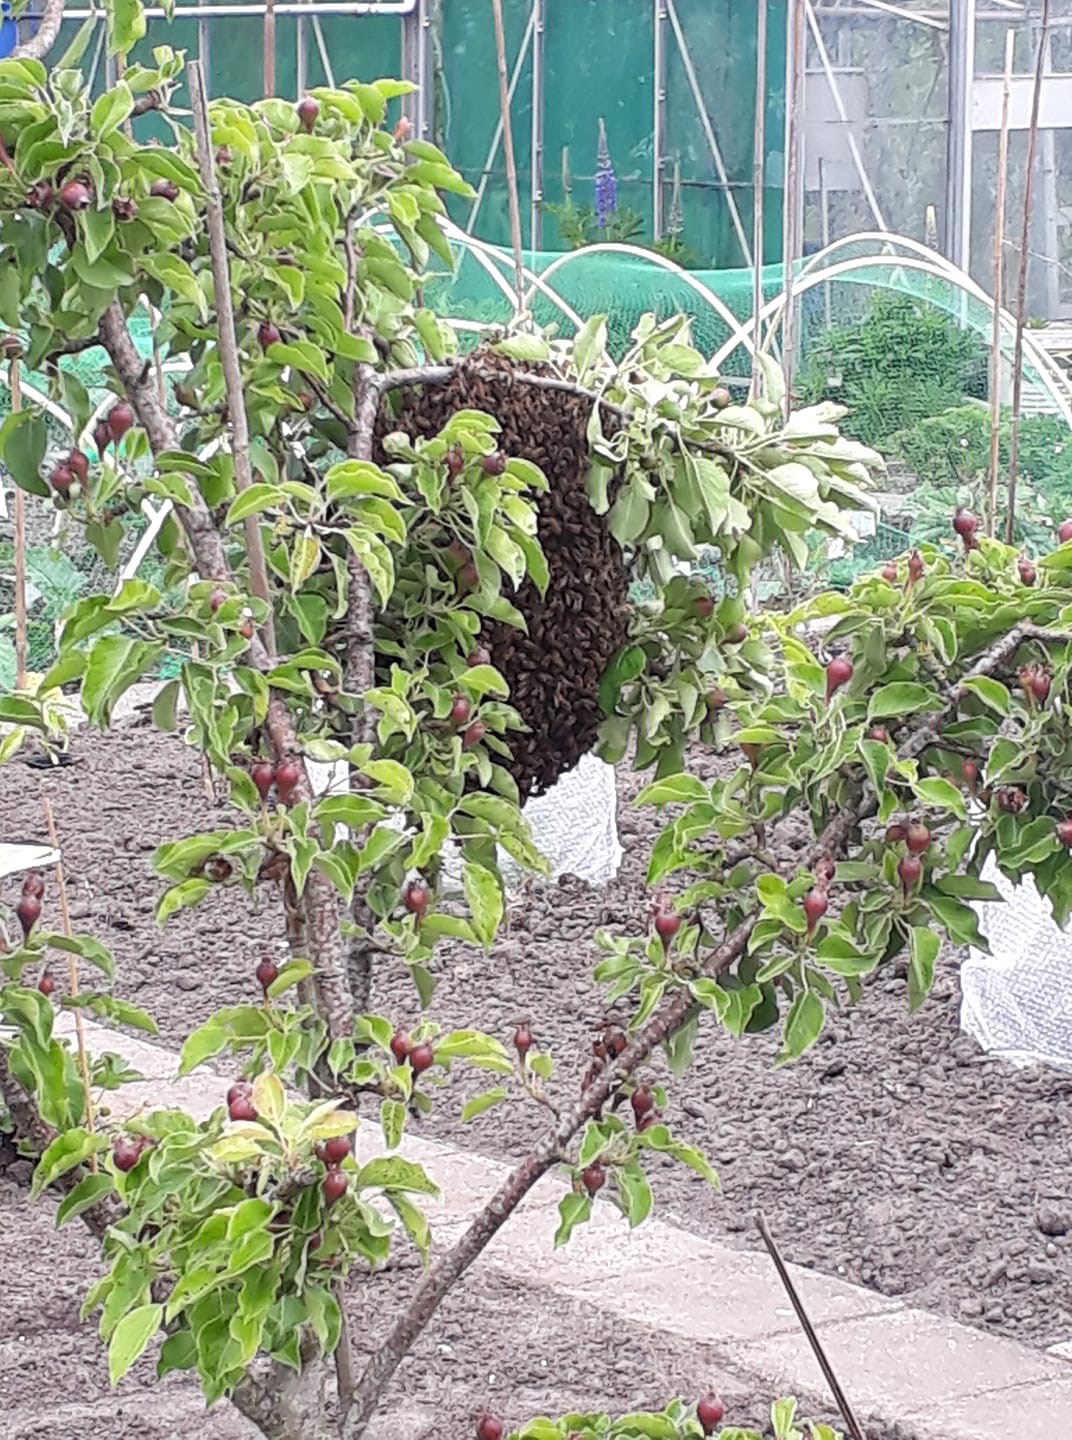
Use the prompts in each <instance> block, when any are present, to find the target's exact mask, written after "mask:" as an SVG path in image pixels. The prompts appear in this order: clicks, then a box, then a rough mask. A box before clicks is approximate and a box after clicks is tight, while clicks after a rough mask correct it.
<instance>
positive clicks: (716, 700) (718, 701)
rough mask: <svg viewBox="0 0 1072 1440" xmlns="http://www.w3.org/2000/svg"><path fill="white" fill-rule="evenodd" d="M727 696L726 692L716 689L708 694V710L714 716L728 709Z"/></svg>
mask: <svg viewBox="0 0 1072 1440" xmlns="http://www.w3.org/2000/svg"><path fill="white" fill-rule="evenodd" d="M727 698H728V697H727V695H726V692H725V690H722V689H715V690H708V692H707V708H708V710H710V711H711V713H712V714H713V715H717V714H718V712H719V711H720V710H724V709H725V708H726V701H727Z"/></svg>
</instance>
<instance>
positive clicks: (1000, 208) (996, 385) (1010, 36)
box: [986, 25, 1016, 535]
mask: <svg viewBox="0 0 1072 1440" xmlns="http://www.w3.org/2000/svg"><path fill="white" fill-rule="evenodd" d="M1015 53H1016V31H1015V30H1014V29H1013V28H1012V26H1011V25H1010V26H1009V28H1008V30H1006V32H1005V83H1004V85H1003V87H1002V92H1001V139H1000V141H999V142H998V193H997V204H996V209H997V214H996V216H995V218H994V326H993V331H992V333H991V337H990V482H989V486H988V500H987V507H986V533H987V534H988V535H993V533H994V531H995V529H996V528H997V515H998V470H999V468H1000V454H1001V307H1002V305H1003V304H1004V299H1005V201H1006V196H1007V194H1008V189H1009V97H1010V94H1011V92H1012V67H1013V60H1014V57H1015Z"/></svg>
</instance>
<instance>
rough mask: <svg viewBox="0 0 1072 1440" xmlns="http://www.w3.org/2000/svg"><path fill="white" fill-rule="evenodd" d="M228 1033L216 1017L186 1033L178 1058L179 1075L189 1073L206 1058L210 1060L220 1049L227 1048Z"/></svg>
mask: <svg viewBox="0 0 1072 1440" xmlns="http://www.w3.org/2000/svg"><path fill="white" fill-rule="evenodd" d="M229 1039H230V1035H229V1034H228V1031H227V1030H226V1029H225V1027H224V1026H223V1025H222V1024H221V1023H220V1020H219V1019H218V1018H215V1017H214V1018H213V1019H212V1020H209V1021H207V1022H206V1023H205V1024H204V1025H199V1026H198V1027H197V1029H196V1030H193V1031H191V1032H190V1034H189V1035H187V1037H186V1040H185V1043H184V1044H183V1047H182V1055H181V1057H180V1060H179V1075H180V1076H182V1075H189V1073H190V1071H191V1070H196V1069H197V1067H198V1065H203V1064H204V1063H205V1061H206V1060H211V1059H212V1057H213V1056H214V1055H218V1054H219V1053H220V1051H221V1050H224V1049H226V1048H227V1042H228V1040H229Z"/></svg>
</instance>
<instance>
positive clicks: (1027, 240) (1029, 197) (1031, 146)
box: [1005, 0, 1050, 545]
mask: <svg viewBox="0 0 1072 1440" xmlns="http://www.w3.org/2000/svg"><path fill="white" fill-rule="evenodd" d="M1049 44H1050V0H1042V19H1041V20H1040V22H1039V38H1038V55H1037V56H1036V57H1035V89H1034V92H1033V95H1032V100H1031V125H1030V128H1029V129H1028V132H1027V169H1026V171H1025V174H1024V225H1023V230H1022V232H1021V235H1020V277H1019V280H1018V281H1017V285H1016V348H1015V350H1014V352H1013V360H1012V421H1011V423H1010V428H1009V513H1008V515H1007V516H1006V520H1005V541H1006V544H1008V545H1011V544H1012V543H1013V532H1014V530H1015V529H1016V467H1017V462H1018V461H1019V458H1020V401H1021V397H1022V395H1023V389H1024V325H1025V321H1026V316H1027V267H1028V264H1029V263H1030V259H1031V256H1030V246H1031V210H1032V205H1033V201H1034V197H1035V151H1036V149H1037V148H1038V132H1039V110H1040V108H1041V106H1042V76H1043V73H1044V71H1045V69H1046V56H1047V54H1048V53H1049Z"/></svg>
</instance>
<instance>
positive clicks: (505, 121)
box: [491, 0, 525, 314]
mask: <svg viewBox="0 0 1072 1440" xmlns="http://www.w3.org/2000/svg"><path fill="white" fill-rule="evenodd" d="M491 9H492V13H493V14H494V16H495V52H496V55H497V57H498V61H499V105H500V107H501V109H502V127H503V156H504V157H505V160H506V188H507V190H508V192H509V195H510V239H511V242H512V244H513V249H514V273H515V276H516V281H517V313H518V314H520V313H521V308H522V306H523V304H524V298H525V265H524V262H523V261H522V259H521V201H520V200H519V198H518V193H517V160H516V159H515V157H514V127H513V121H512V119H511V116H510V79H509V76H508V75H507V73H506V28H505V26H504V24H503V9H502V0H491Z"/></svg>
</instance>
